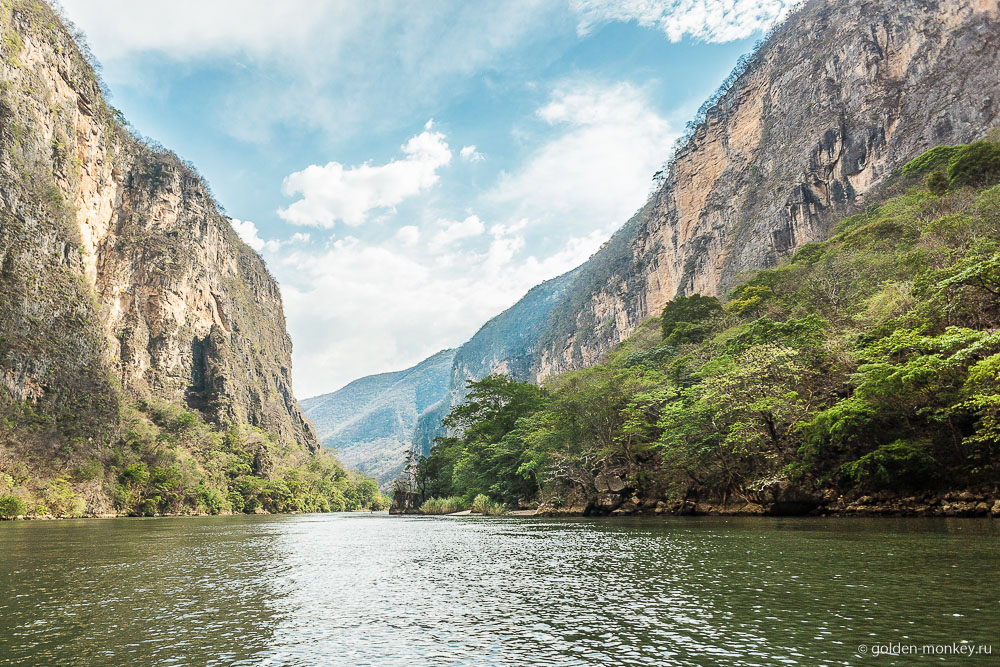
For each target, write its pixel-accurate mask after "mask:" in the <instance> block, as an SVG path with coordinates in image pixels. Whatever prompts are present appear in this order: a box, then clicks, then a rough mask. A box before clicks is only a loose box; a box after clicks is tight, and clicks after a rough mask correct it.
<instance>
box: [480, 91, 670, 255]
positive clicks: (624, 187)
mask: <svg viewBox="0 0 1000 667" xmlns="http://www.w3.org/2000/svg"><path fill="white" fill-rule="evenodd" d="M536 115H537V117H538V118H539V119H541V120H542V121H544V122H545V123H546V124H548V125H549V126H551V128H550V129H549V130H548V133H549V134H551V135H552V138H551V139H549V140H548V141H547V142H545V143H543V144H541V145H540V146H539V147H538V148H537V149H536V150H535V151H534V152H533V153H532V154H531V155H530V156H529V158H528V159H527V160H526V161H525V163H524V164H523V165H522V166H521V167H520V168H519V169H517V170H515V171H512V172H510V173H505V174H503V175H502V176H501V178H500V179H499V181H498V183H497V184H496V186H495V187H494V188H493V189H492V190H491V192H490V193H488V195H487V198H488V199H489V201H490V202H491V203H492V204H493V205H494V207H495V208H496V209H497V210H507V211H510V212H511V214H512V216H511V217H512V219H528V220H530V221H531V222H530V226H531V227H532V228H536V229H537V228H539V227H544V228H548V229H554V230H558V229H560V228H563V227H565V226H566V225H572V227H571V229H572V230H573V233H574V234H576V235H580V234H584V235H586V234H590V233H591V232H592V231H594V230H601V231H602V232H603V233H604V234H605V235H610V233H611V232H612V231H613V230H615V229H617V228H618V227H619V226H621V225H622V224H623V223H624V222H625V221H626V220H627V219H628V218H629V216H630V215H631V214H632V213H633V212H635V210H636V209H638V208H639V207H640V206H641V205H642V203H643V201H645V198H646V196H647V195H648V194H649V191H650V187H651V178H652V175H653V173H654V172H655V171H656V170H657V169H658V168H659V166H660V165H661V164H662V163H663V161H664V159H665V158H666V157H667V156H668V154H669V151H670V146H671V145H672V143H673V141H674V140H675V138H676V136H677V135H676V133H675V132H673V131H671V128H670V125H669V124H668V123H667V121H666V120H665V119H664V118H663V117H661V116H660V115H659V114H658V113H657V112H656V111H654V109H653V107H652V105H651V104H650V103H649V102H648V101H647V99H646V96H645V94H644V92H643V91H642V90H641V89H639V88H636V87H634V86H632V85H629V84H627V83H619V84H613V85H607V86H605V85H599V84H595V83H592V82H590V83H588V82H583V83H580V82H576V83H567V84H564V85H562V86H560V87H558V88H557V89H556V90H555V91H553V93H552V95H551V98H550V100H549V101H548V103H547V104H545V105H544V106H543V107H541V108H540V109H538V111H537V114H536Z"/></svg>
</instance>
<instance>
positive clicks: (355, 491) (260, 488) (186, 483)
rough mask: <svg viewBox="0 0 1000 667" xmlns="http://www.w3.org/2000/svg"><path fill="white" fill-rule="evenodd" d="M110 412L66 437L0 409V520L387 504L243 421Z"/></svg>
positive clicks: (153, 407) (325, 462)
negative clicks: (102, 421) (89, 429)
mask: <svg viewBox="0 0 1000 667" xmlns="http://www.w3.org/2000/svg"><path fill="white" fill-rule="evenodd" d="M119 410H120V411H121V414H120V419H117V420H115V421H114V422H111V423H113V424H114V426H113V427H111V428H109V429H108V430H106V431H105V432H103V433H101V434H100V435H99V436H98V438H99V439H100V440H101V441H94V439H93V437H90V438H88V439H84V438H80V437H77V438H73V437H67V436H66V433H65V428H64V424H61V423H60V418H59V416H54V415H46V414H41V413H38V412H36V411H35V409H34V408H33V406H32V405H31V404H30V403H10V402H9V403H7V404H5V405H3V406H2V412H0V517H11V516H18V515H23V514H35V515H54V516H80V515H83V514H84V513H85V512H88V511H94V507H101V506H104V510H105V511H109V512H115V513H121V514H129V515H154V514H177V513H181V514H183V513H207V514H220V513H230V512H232V513H240V512H246V513H254V512H329V511H344V510H356V509H384V508H385V507H386V506H387V501H386V498H385V497H384V496H383V495H382V494H381V493H380V492H379V490H378V487H377V485H376V484H375V482H374V480H371V479H368V478H366V477H362V476H359V475H356V474H354V473H349V472H347V471H345V470H344V468H343V466H341V465H340V463H339V462H338V461H337V460H336V459H335V458H334V457H333V456H332V455H330V454H327V453H320V454H315V455H314V454H310V453H308V452H307V451H306V450H305V449H304V448H301V447H299V446H298V445H294V444H289V445H281V444H279V443H278V442H276V441H275V440H274V439H273V438H272V437H271V436H269V435H268V434H266V433H264V432H262V431H260V430H258V429H255V428H252V427H249V426H228V427H226V428H221V429H220V428H217V427H214V426H212V425H210V424H208V423H206V422H205V421H204V420H203V419H202V418H201V416H200V415H199V414H198V413H195V412H188V411H186V410H183V409H182V408H179V407H177V406H174V405H170V404H165V403H162V404H151V403H145V402H140V403H139V404H138V405H137V406H133V405H127V404H124V403H123V405H121V406H120V407H119ZM62 417H65V415H62ZM63 421H65V420H63ZM71 421H72V420H71ZM107 498H110V499H111V502H110V506H108V504H107V503H106V500H105V499H107Z"/></svg>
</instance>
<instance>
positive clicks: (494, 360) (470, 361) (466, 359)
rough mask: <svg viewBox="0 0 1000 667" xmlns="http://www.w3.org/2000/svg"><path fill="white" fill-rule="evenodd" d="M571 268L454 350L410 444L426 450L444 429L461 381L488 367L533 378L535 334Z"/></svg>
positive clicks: (459, 395) (516, 376)
mask: <svg viewBox="0 0 1000 667" xmlns="http://www.w3.org/2000/svg"><path fill="white" fill-rule="evenodd" d="M576 275H577V271H570V272H569V273H566V274H563V275H562V276H559V277H558V278H553V279H552V280H547V281H545V282H544V283H542V284H541V285H536V286H535V287H533V288H532V289H531V290H530V291H529V292H528V293H527V294H526V295H524V297H523V298H522V299H521V300H520V301H518V302H517V303H516V304H514V305H513V306H511V307H510V308H508V309H507V310H505V311H504V312H502V313H500V314H499V315H497V316H496V317H494V318H493V319H491V320H490V321H489V322H487V323H486V324H484V325H483V326H482V328H480V329H479V331H477V332H476V334H475V335H474V336H473V337H472V338H471V339H469V341H468V342H466V343H465V344H463V345H462V346H461V347H460V348H458V350H457V351H456V352H455V355H454V363H453V365H452V368H451V375H450V383H449V387H448V392H447V395H446V396H444V397H443V400H441V401H440V402H439V403H438V404H437V405H435V406H432V407H431V408H429V409H427V410H426V411H424V413H423V414H422V415H421V417H420V419H419V420H418V422H417V425H416V428H415V430H414V433H413V437H412V442H413V449H414V451H415V452H417V453H421V454H424V455H426V454H428V453H429V452H430V448H431V446H432V445H433V444H434V438H435V437H437V436H439V435H444V433H445V431H444V427H443V426H442V425H441V420H442V419H444V417H445V415H447V414H448V412H449V411H450V410H451V408H452V406H454V405H457V404H459V403H461V402H462V400H464V399H465V395H466V391H467V388H466V383H467V382H468V381H469V380H479V379H482V378H484V377H486V376H487V375H489V374H491V373H504V374H506V375H509V376H510V377H512V378H514V379H516V380H520V381H522V382H525V381H528V380H530V379H532V377H533V372H532V365H533V362H534V359H535V356H536V354H537V347H536V346H537V344H538V339H539V336H540V335H541V333H542V331H543V330H544V328H545V326H546V323H547V322H548V321H549V317H550V315H551V313H552V308H553V307H554V306H555V305H556V304H557V303H559V301H560V299H561V298H562V296H563V294H564V293H565V291H566V288H567V287H568V286H569V284H570V283H571V282H572V280H573V279H574V278H575V277H576Z"/></svg>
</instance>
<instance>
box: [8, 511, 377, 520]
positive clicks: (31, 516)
mask: <svg viewBox="0 0 1000 667" xmlns="http://www.w3.org/2000/svg"><path fill="white" fill-rule="evenodd" d="M388 513H389V512H388V510H366V509H365V510H362V509H358V510H346V511H343V512H252V513H249V514H248V513H246V512H218V513H216V514H211V513H209V512H178V513H173V514H150V515H137V514H114V513H106V514H80V515H77V516H69V515H67V516H55V515H52V514H25V515H20V516H5V517H0V522H2V521H66V520H70V519H177V518H190V519H196V518H205V517H233V516H299V515H305V514H388Z"/></svg>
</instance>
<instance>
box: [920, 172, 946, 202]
mask: <svg viewBox="0 0 1000 667" xmlns="http://www.w3.org/2000/svg"><path fill="white" fill-rule="evenodd" d="M924 182H925V183H926V184H927V189H928V190H930V191H931V194H932V195H936V196H938V197H940V196H941V195H943V194H945V193H946V192H948V177H947V176H945V174H944V172H941V171H935V172H933V173H931V174H930V175H929V176H928V177H927V178H926V179H925V181H924Z"/></svg>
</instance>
